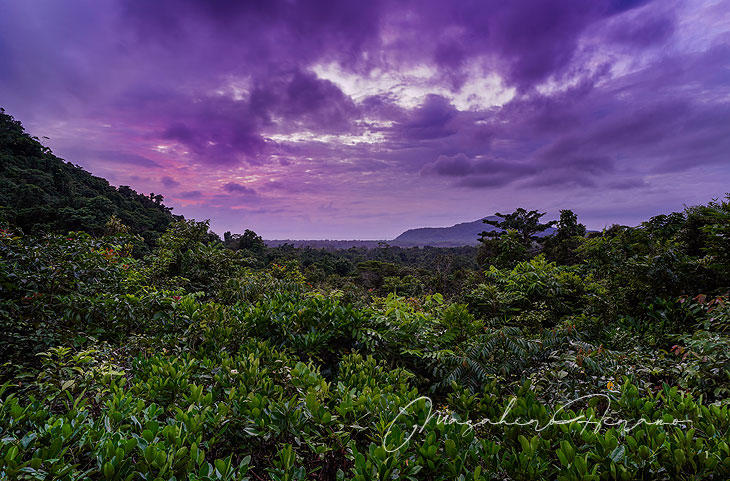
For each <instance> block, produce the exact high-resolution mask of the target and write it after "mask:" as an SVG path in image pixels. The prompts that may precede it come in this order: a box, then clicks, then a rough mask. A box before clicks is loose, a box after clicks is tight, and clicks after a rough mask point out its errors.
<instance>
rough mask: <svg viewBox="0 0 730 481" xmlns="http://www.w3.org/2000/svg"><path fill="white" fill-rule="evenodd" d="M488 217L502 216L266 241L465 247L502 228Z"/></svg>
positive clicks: (275, 243)
mask: <svg viewBox="0 0 730 481" xmlns="http://www.w3.org/2000/svg"><path fill="white" fill-rule="evenodd" d="M484 219H488V220H500V218H499V217H497V216H494V215H493V216H489V217H483V218H481V219H477V220H475V221H473V222H461V223H459V224H455V225H452V226H450V227H418V228H415V229H408V230H407V231H405V232H403V233H402V234H401V235H399V236H398V237H396V238H395V239H393V240H389V241H377V240H366V241H364V240H267V241H265V242H266V245H268V246H269V247H277V246H281V245H284V244H292V245H293V246H294V247H313V248H325V249H349V248H350V247H366V248H370V249H372V248H375V247H378V246H379V245H382V243H386V244H388V245H391V246H396V247H426V246H430V247H462V246H476V245H478V244H479V234H481V233H482V232H485V231H487V232H491V231H495V230H497V231H498V230H499V229H498V228H497V227H494V226H492V225H489V224H485V223H484V222H483V221H484ZM553 232H555V229H554V228H552V227H551V228H549V229H547V230H545V231H544V232H542V233H541V234H539V235H540V236H547V235H551V234H552V233H553Z"/></svg>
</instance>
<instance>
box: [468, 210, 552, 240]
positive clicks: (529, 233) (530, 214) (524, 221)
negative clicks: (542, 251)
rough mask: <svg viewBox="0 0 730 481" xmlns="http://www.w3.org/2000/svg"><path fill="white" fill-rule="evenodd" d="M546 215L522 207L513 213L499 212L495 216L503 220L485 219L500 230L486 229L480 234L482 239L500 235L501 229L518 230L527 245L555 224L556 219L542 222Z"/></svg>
mask: <svg viewBox="0 0 730 481" xmlns="http://www.w3.org/2000/svg"><path fill="white" fill-rule="evenodd" d="M544 215H545V213H544V212H538V211H536V210H531V211H527V210H525V209H523V208H522V207H520V208H519V209H517V210H515V211H514V212H512V213H511V214H500V213H499V212H497V213H496V214H495V216H497V217H500V218H501V219H502V220H490V219H484V223H485V224H489V225H491V226H493V227H497V228H498V229H499V230H493V231H486V232H482V233H481V234H480V240H482V239H485V238H488V237H499V236H500V235H501V231H508V230H514V231H517V234H518V235H519V238H520V240H521V241H522V242H523V244H525V245H526V246H528V245H529V243H530V242H531V241H533V240H537V239H538V237H537V234H539V233H541V232H543V231H545V230H546V229H548V228H550V227H552V226H553V225H555V221H551V222H547V223H544V224H543V223H541V222H540V219H541V218H542V217H543V216H544Z"/></svg>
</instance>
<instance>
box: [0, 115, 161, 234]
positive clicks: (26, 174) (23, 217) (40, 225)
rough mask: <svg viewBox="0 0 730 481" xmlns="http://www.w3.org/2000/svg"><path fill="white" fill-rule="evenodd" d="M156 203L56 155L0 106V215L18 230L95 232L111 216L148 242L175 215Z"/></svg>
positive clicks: (157, 199) (156, 197)
mask: <svg viewBox="0 0 730 481" xmlns="http://www.w3.org/2000/svg"><path fill="white" fill-rule="evenodd" d="M162 201H163V197H162V196H161V195H150V196H145V195H142V194H138V193H137V192H135V191H134V190H132V189H131V188H130V187H129V186H121V187H119V188H115V187H113V186H111V185H109V182H108V181H107V180H106V179H103V178H101V177H96V176H93V175H91V174H90V173H88V172H87V171H85V170H84V169H82V168H81V167H79V166H77V165H74V164H72V163H71V162H65V161H63V160H62V159H59V158H58V157H56V156H55V155H53V154H52V153H51V151H50V149H48V148H47V147H44V146H43V145H42V144H41V143H40V142H39V141H38V139H36V138H33V137H31V136H30V135H28V134H27V133H26V132H25V131H24V129H23V126H22V124H21V123H20V122H19V121H17V120H15V119H13V118H12V117H11V116H10V115H8V114H6V113H5V111H4V110H2V109H0V218H4V219H5V220H6V221H7V222H10V223H12V224H13V225H16V226H18V227H20V228H22V229H23V231H24V232H27V233H31V232H57V233H58V232H61V233H65V232H68V231H70V230H75V231H84V232H89V233H91V234H96V235H99V234H103V233H104V232H105V231H106V230H107V225H106V224H107V222H109V219H110V218H111V217H112V216H115V218H116V219H119V221H121V223H122V224H124V225H125V226H127V227H128V228H129V229H130V230H131V232H133V233H136V234H140V235H141V236H142V237H143V238H144V239H145V241H147V242H148V243H152V242H153V241H154V240H155V239H156V238H157V237H158V236H159V234H160V233H162V232H163V231H164V230H165V228H166V227H167V226H168V225H169V224H170V222H172V221H173V220H174V219H175V216H173V215H172V214H171V213H170V210H171V209H170V208H168V207H165V206H164V204H163V203H162Z"/></svg>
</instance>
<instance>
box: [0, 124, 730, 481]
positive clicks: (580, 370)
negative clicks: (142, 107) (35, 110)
mask: <svg viewBox="0 0 730 481" xmlns="http://www.w3.org/2000/svg"><path fill="white" fill-rule="evenodd" d="M0 119H1V122H2V123H1V124H0V161H1V163H0V332H2V335H1V336H0V366H1V371H0V383H2V384H1V385H0V479H43V480H51V479H54V480H55V479H62V480H76V479H94V480H97V479H108V480H175V479H177V480H183V479H192V480H244V479H248V480H264V479H270V480H304V479H319V480H356V481H365V480H386V479H387V480H392V479H410V480H465V481H478V480H529V479H535V480H540V479H549V480H564V481H577V480H631V479H643V480H653V479H662V480H674V479H683V480H700V479H717V480H725V479H728V478H730V411H729V409H728V402H727V398H728V395H729V394H730V334H729V333H728V330H730V304H729V303H728V299H729V298H728V290H729V289H730V196H729V197H725V198H723V199H714V200H712V199H708V202H707V203H706V204H704V205H697V206H688V207H687V208H685V209H684V210H683V211H681V212H674V213H671V214H668V215H660V216H656V217H653V218H651V219H648V220H647V221H645V222H644V223H642V224H640V225H638V226H633V227H630V226H619V225H616V226H613V227H611V228H609V229H605V230H604V231H602V232H587V231H586V229H585V227H584V226H583V225H581V224H580V221H579V219H578V218H577V216H576V215H575V214H574V213H573V212H572V211H571V210H569V209H565V210H563V211H561V212H560V216H559V219H558V220H556V221H554V222H547V221H545V220H544V219H545V218H546V217H545V216H546V215H545V214H544V213H543V212H539V211H527V210H525V209H517V210H515V211H514V212H511V213H501V214H499V213H498V214H497V218H498V219H499V220H495V221H490V223H492V225H493V226H495V227H498V228H499V229H500V230H499V231H490V232H485V234H484V235H482V236H481V238H480V241H481V242H480V246H479V247H478V248H474V247H463V248H398V247H388V246H383V247H379V248H376V249H364V248H352V249H348V250H340V251H333V250H323V249H309V248H294V247H292V246H286V245H285V246H280V247H276V248H270V247H267V246H266V245H265V243H264V242H263V240H262V239H261V237H259V236H258V235H257V234H256V233H255V232H253V231H251V230H248V231H245V232H243V233H240V234H232V233H226V234H225V235H224V237H223V238H222V239H221V238H220V237H219V236H217V235H216V234H214V233H212V232H210V229H209V224H208V222H200V221H195V220H191V219H184V218H182V217H181V216H174V215H173V214H172V213H171V212H170V209H169V208H167V207H165V206H164V203H163V200H164V199H163V198H162V196H160V195H149V196H145V195H141V194H138V193H136V192H134V191H133V190H132V189H131V188H129V187H120V188H115V187H112V186H110V185H109V183H108V182H107V181H105V180H104V179H101V178H98V177H94V176H92V175H90V174H89V173H87V172H86V171H84V170H83V169H81V168H80V167H77V166H75V165H73V164H70V163H67V162H64V161H63V160H61V159H59V158H57V157H55V156H54V155H53V154H52V153H51V152H50V151H49V150H48V149H47V148H45V147H43V145H42V144H41V143H40V142H39V141H38V139H34V138H32V137H30V136H29V135H27V134H26V133H24V131H23V128H22V126H21V124H20V123H19V122H17V121H15V120H13V119H12V118H11V117H9V116H8V115H6V114H4V113H2V114H0ZM567 207H569V206H567ZM548 227H554V228H555V229H556V230H555V233H554V234H552V235H549V236H540V235H539V234H540V233H541V232H543V231H544V230H545V229H547V228H548ZM431 414H433V415H431ZM485 420H488V421H490V422H487V421H485ZM469 423H471V424H469Z"/></svg>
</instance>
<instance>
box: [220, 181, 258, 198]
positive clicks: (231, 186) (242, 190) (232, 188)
mask: <svg viewBox="0 0 730 481" xmlns="http://www.w3.org/2000/svg"><path fill="white" fill-rule="evenodd" d="M223 189H224V190H225V191H226V192H231V193H235V194H246V195H256V191H255V190H254V189H252V188H250V187H246V186H245V185H241V184H237V183H235V182H228V183H227V184H225V185H224V186H223Z"/></svg>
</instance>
